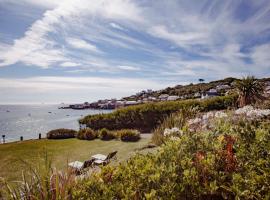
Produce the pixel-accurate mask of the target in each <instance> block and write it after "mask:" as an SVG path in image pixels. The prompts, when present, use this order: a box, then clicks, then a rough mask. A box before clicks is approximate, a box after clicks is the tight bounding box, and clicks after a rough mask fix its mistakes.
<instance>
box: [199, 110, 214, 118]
mask: <svg viewBox="0 0 270 200" xmlns="http://www.w3.org/2000/svg"><path fill="white" fill-rule="evenodd" d="M213 117H214V113H213V112H208V113H206V114H204V115H203V117H202V118H203V120H208V119H210V118H213Z"/></svg>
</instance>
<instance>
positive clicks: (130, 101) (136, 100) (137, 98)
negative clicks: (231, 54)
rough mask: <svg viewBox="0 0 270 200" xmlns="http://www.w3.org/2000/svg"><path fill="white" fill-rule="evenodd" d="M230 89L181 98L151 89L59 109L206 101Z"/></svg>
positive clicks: (268, 87)
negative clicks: (185, 100)
mask: <svg viewBox="0 0 270 200" xmlns="http://www.w3.org/2000/svg"><path fill="white" fill-rule="evenodd" d="M231 89H232V87H231V86H230V85H227V84H223V85H222V84H221V85H217V86H216V87H215V88H211V89H209V90H208V91H205V92H196V93H191V94H187V95H182V96H176V95H169V94H160V95H159V96H156V95H155V96H154V94H155V93H154V92H153V91H152V90H151V89H148V90H143V91H141V92H138V93H137V94H135V95H132V96H130V97H128V98H123V99H120V100H117V99H105V100H98V101H96V102H92V103H88V102H85V103H82V104H71V105H68V106H61V107H60V108H61V109H117V108H122V107H126V106H132V105H138V104H143V103H148V102H160V101H176V100H179V99H191V98H193V99H194V98H195V99H207V98H211V97H215V96H220V95H221V94H223V95H224V94H225V95H226V94H228V92H229V91H230V90H231ZM265 95H267V96H270V82H267V83H266V89H265Z"/></svg>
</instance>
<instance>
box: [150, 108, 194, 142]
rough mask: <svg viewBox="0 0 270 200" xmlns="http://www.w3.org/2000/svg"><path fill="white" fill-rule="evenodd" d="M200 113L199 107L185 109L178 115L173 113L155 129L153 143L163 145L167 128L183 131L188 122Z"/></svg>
mask: <svg viewBox="0 0 270 200" xmlns="http://www.w3.org/2000/svg"><path fill="white" fill-rule="evenodd" d="M198 111H199V108H198V107H185V108H183V109H181V110H180V111H178V112H177V113H173V114H171V115H169V116H168V117H166V118H165V119H164V120H163V121H162V123H161V124H160V125H159V126H158V127H157V128H155V130H154V132H153V136H152V142H153V143H154V144H156V145H161V144H162V143H163V142H164V135H163V132H164V130H165V129H166V128H173V127H177V128H180V129H182V128H183V127H184V126H185V124H186V122H187V120H188V119H190V118H192V117H194V116H195V115H196V113H197V112H198Z"/></svg>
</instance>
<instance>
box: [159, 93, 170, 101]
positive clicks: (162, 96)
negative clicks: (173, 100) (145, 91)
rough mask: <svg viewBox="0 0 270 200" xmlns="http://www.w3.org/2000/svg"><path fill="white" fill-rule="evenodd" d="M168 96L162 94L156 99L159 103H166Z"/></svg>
mask: <svg viewBox="0 0 270 200" xmlns="http://www.w3.org/2000/svg"><path fill="white" fill-rule="evenodd" d="M168 97H169V95H168V94H162V95H160V96H159V97H158V98H159V99H160V100H161V101H167V99H168Z"/></svg>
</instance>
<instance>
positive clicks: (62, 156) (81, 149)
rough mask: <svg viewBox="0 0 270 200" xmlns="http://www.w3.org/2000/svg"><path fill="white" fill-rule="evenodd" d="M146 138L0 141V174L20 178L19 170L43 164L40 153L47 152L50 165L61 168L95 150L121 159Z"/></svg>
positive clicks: (94, 152)
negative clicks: (132, 140) (129, 140)
mask: <svg viewBox="0 0 270 200" xmlns="http://www.w3.org/2000/svg"><path fill="white" fill-rule="evenodd" d="M149 141H150V137H149V135H148V136H143V138H142V139H141V140H139V141H138V142H121V141H118V140H111V141H102V140H99V139H96V140H92V141H86V140H78V139H65V140H47V139H42V140H29V141H24V142H16V143H7V144H2V145H0V152H1V153H0V169H1V170H0V177H4V178H5V179H7V180H9V181H10V180H18V179H20V178H21V172H22V170H26V169H27V168H29V166H38V165H42V164H44V158H45V156H44V154H45V153H44V152H47V154H48V155H49V159H50V160H51V161H52V163H53V166H54V167H56V168H57V169H64V168H65V167H66V166H67V163H68V162H71V161H75V160H78V161H84V160H87V159H90V157H91V155H94V154H97V153H101V154H108V153H110V152H112V151H118V153H117V160H118V161H122V160H125V159H127V158H129V157H130V156H131V155H132V154H133V153H134V152H135V150H136V149H138V148H141V147H143V146H145V145H146V144H147V143H148V142H149ZM25 162H26V163H28V164H26V163H25Z"/></svg>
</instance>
